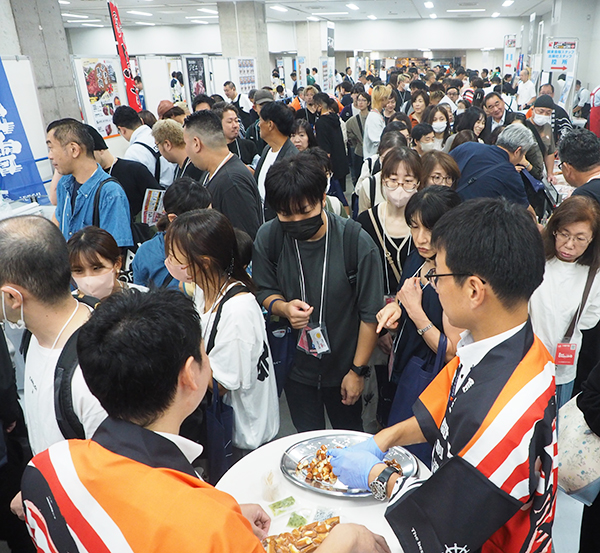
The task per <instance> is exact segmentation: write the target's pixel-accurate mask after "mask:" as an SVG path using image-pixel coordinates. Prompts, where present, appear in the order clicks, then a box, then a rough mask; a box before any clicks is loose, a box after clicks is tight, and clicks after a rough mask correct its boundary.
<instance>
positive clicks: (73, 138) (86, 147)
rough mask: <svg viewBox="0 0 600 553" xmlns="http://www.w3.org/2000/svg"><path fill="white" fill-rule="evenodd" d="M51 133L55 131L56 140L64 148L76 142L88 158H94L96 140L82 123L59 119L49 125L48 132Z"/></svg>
mask: <svg viewBox="0 0 600 553" xmlns="http://www.w3.org/2000/svg"><path fill="white" fill-rule="evenodd" d="M50 131H54V138H56V140H57V141H58V142H59V144H60V145H61V146H62V147H63V148H64V147H65V146H66V145H67V144H69V143H71V142H74V143H75V144H77V145H78V146H79V147H80V148H81V149H82V150H83V151H84V154H85V156H86V157H91V158H93V157H94V138H93V137H92V135H91V134H90V133H89V131H88V130H87V128H86V126H85V125H84V124H83V123H81V122H80V121H77V120H76V119H71V118H66V119H58V120H56V121H52V123H50V124H49V125H48V127H47V128H46V132H50Z"/></svg>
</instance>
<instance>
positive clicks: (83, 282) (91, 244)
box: [67, 227, 148, 300]
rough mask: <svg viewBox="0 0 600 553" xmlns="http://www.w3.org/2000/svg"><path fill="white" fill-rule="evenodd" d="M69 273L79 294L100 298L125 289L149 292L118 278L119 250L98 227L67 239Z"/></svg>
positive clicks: (86, 229) (112, 240)
mask: <svg viewBox="0 0 600 553" xmlns="http://www.w3.org/2000/svg"><path fill="white" fill-rule="evenodd" d="M67 248H68V250H69V263H70V264H71V276H72V277H73V280H74V281H75V284H76V286H77V293H78V294H79V295H81V296H92V297H93V298H97V299H99V300H103V299H104V298H106V297H108V296H110V295H111V294H114V293H115V292H119V291H120V290H123V289H127V288H137V289H138V290H142V291H144V292H147V291H148V288H146V287H145V286H139V285H137V284H129V283H126V282H123V281H121V280H118V276H119V272H120V270H121V265H122V261H121V250H120V248H119V246H118V245H117V242H116V241H115V239H114V238H113V237H112V235H111V234H110V233H108V232H106V231H105V230H104V229H101V228H98V227H85V228H84V229H81V230H80V231H78V232H76V233H75V234H74V235H73V236H72V237H71V238H70V239H69V241H68V242H67Z"/></svg>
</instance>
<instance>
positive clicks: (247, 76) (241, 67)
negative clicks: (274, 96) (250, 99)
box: [237, 58, 256, 94]
mask: <svg viewBox="0 0 600 553" xmlns="http://www.w3.org/2000/svg"><path fill="white" fill-rule="evenodd" d="M237 64H238V77H239V87H240V92H244V93H245V94H248V92H250V91H251V90H252V89H253V88H256V68H255V66H254V59H253V58H238V60H237Z"/></svg>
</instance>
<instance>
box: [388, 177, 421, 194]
mask: <svg viewBox="0 0 600 553" xmlns="http://www.w3.org/2000/svg"><path fill="white" fill-rule="evenodd" d="M381 184H383V186H385V187H386V188H389V189H390V190H396V188H398V187H399V186H401V187H402V188H404V190H405V191H406V192H414V191H415V190H416V189H417V188H418V186H419V183H418V182H417V181H411V180H408V181H405V182H400V181H399V180H396V179H391V178H390V179H385V180H382V181H381Z"/></svg>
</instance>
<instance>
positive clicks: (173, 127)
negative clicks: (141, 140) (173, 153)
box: [152, 119, 185, 148]
mask: <svg viewBox="0 0 600 553" xmlns="http://www.w3.org/2000/svg"><path fill="white" fill-rule="evenodd" d="M152 136H153V137H154V140H155V141H156V143H157V144H161V143H162V142H164V141H165V140H168V141H169V142H170V143H171V145H173V146H175V147H176V148H180V147H181V146H185V140H184V139H183V127H182V126H181V125H180V124H179V123H178V122H177V121H175V120H174V119H161V120H160V121H157V122H156V123H155V124H154V126H153V127H152Z"/></svg>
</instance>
